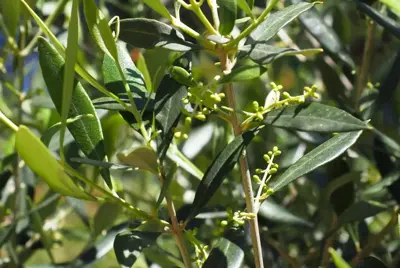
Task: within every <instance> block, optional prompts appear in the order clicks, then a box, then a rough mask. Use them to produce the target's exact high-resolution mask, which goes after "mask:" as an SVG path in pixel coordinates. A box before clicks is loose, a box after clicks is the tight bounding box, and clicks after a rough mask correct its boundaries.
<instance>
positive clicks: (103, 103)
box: [92, 92, 155, 123]
mask: <svg viewBox="0 0 400 268" xmlns="http://www.w3.org/2000/svg"><path fill="white" fill-rule="evenodd" d="M117 96H118V97H119V99H120V100H121V101H123V102H124V103H126V105H127V106H128V107H130V106H131V103H130V100H129V98H128V95H127V94H125V93H121V94H117ZM132 96H133V100H134V102H135V104H136V107H137V108H138V109H139V110H143V109H144V108H146V111H147V110H148V111H152V110H153V109H154V97H155V95H154V94H151V95H149V94H148V93H139V94H137V93H134V92H132ZM148 99H150V100H148ZM147 101H148V102H147ZM92 103H93V106H94V107H95V108H96V109H104V110H109V111H120V112H124V111H126V108H125V107H124V106H122V105H121V104H120V103H118V102H117V101H116V100H114V99H113V98H110V97H100V98H97V99H94V100H93V101H92ZM146 104H147V106H146ZM121 115H122V116H123V117H124V118H125V119H127V118H126V115H127V116H129V120H130V118H131V113H129V112H126V113H121ZM129 120H127V121H128V123H130V121H129Z"/></svg>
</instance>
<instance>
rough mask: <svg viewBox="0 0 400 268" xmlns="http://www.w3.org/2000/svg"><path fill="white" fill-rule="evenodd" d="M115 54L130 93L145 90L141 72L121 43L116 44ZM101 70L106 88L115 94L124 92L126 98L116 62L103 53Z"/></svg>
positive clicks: (138, 92)
mask: <svg viewBox="0 0 400 268" xmlns="http://www.w3.org/2000/svg"><path fill="white" fill-rule="evenodd" d="M117 55H118V57H117V60H118V63H119V64H120V66H121V68H122V70H123V72H124V75H125V78H126V81H127V82H128V85H129V88H130V89H131V92H132V95H134V94H135V93H136V94H140V93H141V92H147V89H146V84H145V81H144V78H143V75H142V73H141V72H140V71H139V69H138V68H136V66H135V64H134V63H133V61H132V59H131V57H130V55H129V53H128V51H127V49H126V48H124V47H123V45H122V44H118V46H117ZM102 72H103V77H104V84H105V86H106V88H107V89H108V90H109V91H111V92H112V93H114V94H116V95H117V94H125V97H126V99H128V96H127V95H126V91H125V88H124V83H123V80H122V77H121V75H120V73H119V71H118V66H117V63H116V62H115V61H114V59H113V58H112V57H110V56H108V55H104V60H103V65H102ZM119 97H120V96H119ZM120 98H121V97H120ZM128 101H129V99H128Z"/></svg>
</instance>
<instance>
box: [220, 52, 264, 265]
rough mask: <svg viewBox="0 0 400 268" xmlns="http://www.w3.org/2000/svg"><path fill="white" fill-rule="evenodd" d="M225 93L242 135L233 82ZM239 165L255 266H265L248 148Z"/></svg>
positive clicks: (224, 60)
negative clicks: (247, 156)
mask: <svg viewBox="0 0 400 268" xmlns="http://www.w3.org/2000/svg"><path fill="white" fill-rule="evenodd" d="M220 60H221V66H222V69H223V71H224V72H226V73H229V72H230V71H231V68H232V67H233V66H232V64H231V62H230V60H229V58H228V55H227V54H226V53H225V52H222V53H220ZM225 95H226V98H227V101H228V105H229V107H231V108H232V109H233V110H234V112H233V113H232V115H231V120H230V123H231V125H232V128H233V132H234V134H235V136H238V135H241V134H242V129H241V127H240V122H239V120H238V118H237V115H236V113H235V111H236V102H235V96H234V92H233V87H232V83H226V84H225ZM239 166H240V172H241V175H242V184H243V190H244V198H245V200H246V208H247V212H248V213H253V214H254V218H251V219H250V220H249V225H250V234H251V241H252V244H253V250H254V261H255V267H256V268H263V267H264V263H263V257H262V248H261V239H260V230H259V228H258V217H257V211H256V208H255V204H254V193H253V187H252V182H251V176H250V171H249V167H248V163H247V158H246V150H243V153H242V155H241V157H240V160H239Z"/></svg>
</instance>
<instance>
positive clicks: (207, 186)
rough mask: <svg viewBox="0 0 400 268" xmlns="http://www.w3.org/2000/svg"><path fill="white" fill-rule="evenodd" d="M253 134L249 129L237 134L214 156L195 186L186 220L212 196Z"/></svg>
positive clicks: (196, 212)
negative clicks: (189, 212)
mask: <svg viewBox="0 0 400 268" xmlns="http://www.w3.org/2000/svg"><path fill="white" fill-rule="evenodd" d="M255 134H256V132H255V131H249V132H246V133H243V134H242V135H240V136H237V137H236V138H235V139H234V140H233V141H232V142H230V143H229V144H228V145H226V146H225V148H224V149H223V150H222V151H221V152H220V153H219V154H218V155H217V156H216V158H215V159H214V161H213V162H212V164H211V165H210V166H209V167H208V169H207V171H206V172H205V174H204V176H203V178H202V180H201V182H200V184H199V186H198V187H197V190H196V194H195V197H194V201H193V204H192V209H191V214H190V215H189V217H188V218H187V220H186V221H189V220H191V219H192V218H194V217H195V216H196V215H197V214H198V213H199V212H200V209H201V208H202V207H204V206H205V205H206V204H207V202H208V201H209V200H210V199H211V198H212V197H213V195H214V194H215V192H216V191H217V190H218V188H219V187H220V186H221V184H222V182H223V181H224V179H225V177H226V176H227V175H228V173H229V172H230V171H231V170H232V169H233V167H234V166H235V164H236V162H237V161H238V160H239V158H240V156H241V154H242V151H243V149H244V148H245V147H246V146H247V145H248V144H249V143H250V142H251V140H252V139H253V137H254V136H255Z"/></svg>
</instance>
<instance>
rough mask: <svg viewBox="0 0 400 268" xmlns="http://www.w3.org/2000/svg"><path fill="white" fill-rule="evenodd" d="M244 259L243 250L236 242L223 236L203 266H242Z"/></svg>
mask: <svg viewBox="0 0 400 268" xmlns="http://www.w3.org/2000/svg"><path fill="white" fill-rule="evenodd" d="M243 261H244V252H243V250H242V249H241V248H240V247H239V246H238V245H236V244H235V243H233V242H231V241H229V240H228V239H226V238H224V237H222V238H220V239H219V240H218V241H217V243H216V245H215V246H214V247H213V248H212V249H211V252H210V254H209V256H208V258H207V260H206V261H205V262H204V264H203V268H212V267H224V268H240V267H242V264H243Z"/></svg>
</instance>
